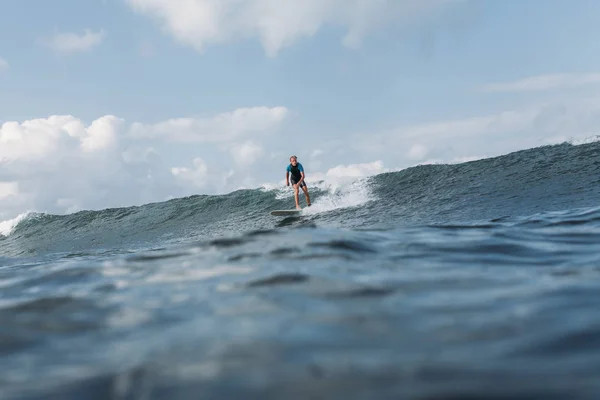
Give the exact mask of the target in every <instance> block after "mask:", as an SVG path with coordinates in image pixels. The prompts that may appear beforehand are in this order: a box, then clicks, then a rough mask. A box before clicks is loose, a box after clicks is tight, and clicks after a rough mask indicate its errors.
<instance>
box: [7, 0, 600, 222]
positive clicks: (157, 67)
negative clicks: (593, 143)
mask: <svg viewBox="0 0 600 400" xmlns="http://www.w3.org/2000/svg"><path fill="white" fill-rule="evenodd" d="M0 15H2V16H3V18H2V24H0V219H6V218H13V217H15V216H16V215H19V214H20V213H23V212H25V211H37V212H49V213H56V214H63V213H71V212H76V211H79V210H83V209H102V208H107V207H119V206H130V205H141V204H144V203H149V202H156V201H163V200H166V199H170V198H174V197H182V196H188V195H193V194H221V193H228V192H231V191H234V190H237V189H241V188H257V187H261V186H262V185H265V184H267V185H282V184H283V183H284V179H285V168H286V166H287V165H288V163H289V156H290V155H292V154H295V155H297V156H298V160H299V162H301V163H302V164H303V166H304V168H305V171H306V174H307V175H306V181H307V183H308V184H309V187H310V185H311V181H312V182H316V181H317V180H320V179H328V178H331V179H333V178H336V177H340V176H350V177H360V176H368V175H372V174H377V173H380V172H384V171H388V170H397V169H402V168H406V167H409V166H414V165H418V164H426V163H434V162H463V161H469V160H474V159H479V158H484V157H491V156H496V155H500V154H506V153H509V152H511V151H516V150H521V149H526V148H532V147H537V146H543V145H547V144H555V143H561V142H563V141H578V140H585V139H586V138H589V137H593V136H594V135H596V134H598V131H599V129H598V128H599V126H600V125H599V123H600V51H599V50H600V42H598V40H597V38H598V37H600V17H598V16H599V15H600V2H597V1H595V0H577V1H572V0H527V1H521V0H505V1H497V0H304V1H301V2H300V1H292V0H96V1H81V0H55V1H52V2H42V1H38V0H2V1H0Z"/></svg>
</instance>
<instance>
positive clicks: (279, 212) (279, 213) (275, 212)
mask: <svg viewBox="0 0 600 400" xmlns="http://www.w3.org/2000/svg"><path fill="white" fill-rule="evenodd" d="M301 212H302V210H273V211H271V215H274V216H276V217H285V216H290V215H300V213H301Z"/></svg>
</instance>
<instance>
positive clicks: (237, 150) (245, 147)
mask: <svg viewBox="0 0 600 400" xmlns="http://www.w3.org/2000/svg"><path fill="white" fill-rule="evenodd" d="M230 151H231V154H232V156H233V158H234V161H235V162H236V163H237V164H240V165H252V164H254V163H255V162H256V161H257V160H258V159H259V158H260V157H262V156H263V155H264V153H265V152H264V150H263V148H262V147H260V146H259V145H257V144H256V143H254V142H252V141H246V142H244V143H241V144H236V145H233V146H232V147H231V150H230Z"/></svg>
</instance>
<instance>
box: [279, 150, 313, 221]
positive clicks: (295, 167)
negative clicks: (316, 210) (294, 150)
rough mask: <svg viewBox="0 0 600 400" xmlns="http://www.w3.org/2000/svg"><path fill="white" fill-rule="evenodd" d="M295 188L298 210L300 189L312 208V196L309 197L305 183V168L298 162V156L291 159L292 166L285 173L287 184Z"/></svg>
mask: <svg viewBox="0 0 600 400" xmlns="http://www.w3.org/2000/svg"><path fill="white" fill-rule="evenodd" d="M290 174H291V176H290ZM290 182H292V186H294V199H295V200H296V209H298V210H300V209H301V208H300V204H299V203H298V187H301V188H302V191H303V192H304V196H305V197H306V204H307V205H308V207H310V196H309V195H308V188H307V187H306V182H304V167H302V164H300V163H299V162H298V158H296V156H291V157H290V164H289V165H288V166H287V169H286V172H285V184H286V185H287V186H290Z"/></svg>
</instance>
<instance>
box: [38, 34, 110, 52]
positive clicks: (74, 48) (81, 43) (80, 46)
mask: <svg viewBox="0 0 600 400" xmlns="http://www.w3.org/2000/svg"><path fill="white" fill-rule="evenodd" d="M105 37H106V33H105V31H104V29H100V30H99V31H98V32H94V31H92V30H91V29H86V30H85V31H84V33H83V34H77V33H73V32H65V33H57V34H55V35H54V36H53V37H52V38H51V39H49V40H44V43H45V44H46V45H47V46H49V47H50V48H52V49H54V50H56V51H58V52H62V53H75V52H81V51H88V50H90V49H92V48H93V47H95V46H98V45H100V44H101V43H102V41H103V40H104V38H105Z"/></svg>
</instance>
